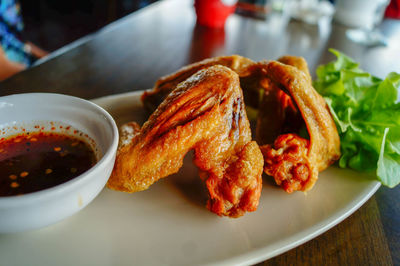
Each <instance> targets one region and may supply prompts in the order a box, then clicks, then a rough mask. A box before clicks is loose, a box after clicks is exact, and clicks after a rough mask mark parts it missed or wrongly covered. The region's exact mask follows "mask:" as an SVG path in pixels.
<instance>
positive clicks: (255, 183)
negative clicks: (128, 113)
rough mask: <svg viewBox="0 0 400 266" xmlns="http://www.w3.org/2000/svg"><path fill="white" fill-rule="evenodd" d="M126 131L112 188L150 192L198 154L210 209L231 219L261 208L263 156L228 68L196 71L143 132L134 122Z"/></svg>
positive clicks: (152, 116)
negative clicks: (188, 156) (189, 155)
mask: <svg viewBox="0 0 400 266" xmlns="http://www.w3.org/2000/svg"><path fill="white" fill-rule="evenodd" d="M124 132H125V133H124V134H123V136H124V139H125V140H126V141H122V142H121V146H120V148H119V150H118V154H117V159H116V162H115V166H114V170H113V173H112V175H111V177H110V179H109V181H108V184H107V185H108V187H109V188H111V189H115V190H120V191H126V192H135V191H140V190H144V189H147V188H148V187H149V186H150V185H151V184H153V183H154V182H156V181H157V180H159V179H160V178H163V177H166V176H168V175H171V174H173V173H176V172H177V171H178V170H179V168H181V166H182V163H183V158H184V156H185V154H186V153H187V152H189V151H190V150H194V159H193V161H194V163H195V164H196V165H197V167H198V168H199V170H200V177H201V178H202V179H203V180H204V181H205V183H206V186H207V189H208V191H209V196H210V199H209V201H208V203H207V207H208V209H210V210H211V211H212V212H214V213H216V214H218V215H225V216H230V217H238V216H241V215H243V214H244V213H245V212H246V211H255V210H256V209H257V206H258V201H259V198H260V195H261V188H262V178H261V176H262V171H263V164H264V163H263V156H262V154H261V151H260V149H259V147H258V145H257V143H256V142H254V141H251V131H250V126H249V121H248V119H247V116H246V112H245V107H244V102H243V94H242V90H241V89H240V84H239V78H238V75H237V74H236V73H235V72H233V71H232V70H230V69H229V68H227V67H224V66H211V67H207V68H205V69H202V70H200V71H198V72H196V73H195V74H194V75H192V76H190V77H189V78H187V79H186V80H184V81H183V82H181V83H179V84H178V85H177V86H176V88H175V89H174V90H173V91H172V92H171V93H169V94H168V96H167V97H166V99H165V100H164V101H163V102H162V103H161V105H160V106H159V107H158V108H157V110H156V111H155V112H154V113H153V114H152V115H151V116H150V118H149V120H148V121H147V122H146V123H145V124H144V125H143V126H142V128H140V129H139V127H138V126H137V124H134V123H131V124H128V125H126V126H125V130H124ZM129 138H131V139H129Z"/></svg>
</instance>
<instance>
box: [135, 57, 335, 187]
mask: <svg viewBox="0 0 400 266" xmlns="http://www.w3.org/2000/svg"><path fill="white" fill-rule="evenodd" d="M278 61H279V62H277V61H261V62H254V61H252V60H250V59H246V58H244V57H241V56H237V55H233V56H226V57H216V58H211V59H207V60H203V61H201V62H198V63H195V64H192V65H189V66H186V67H184V68H182V69H180V70H178V71H177V72H175V73H173V74H171V75H168V76H165V77H163V78H161V79H160V80H159V81H158V82H157V83H156V85H155V87H154V88H153V90H151V91H150V92H145V93H144V94H143V96H142V101H143V103H144V104H145V106H147V107H151V106H152V105H153V106H154V105H157V103H159V102H160V101H161V100H162V99H163V98H165V97H166V96H167V95H168V94H169V93H170V92H171V88H173V86H174V84H176V82H177V81H180V80H182V79H184V78H186V77H187V75H188V74H191V73H193V71H196V70H198V69H203V68H207V67H209V66H211V65H217V64H222V65H224V66H227V67H229V68H231V69H232V70H233V71H235V72H236V73H237V74H238V75H239V78H240V84H241V87H242V89H243V94H244V97H245V101H246V105H248V106H251V107H253V108H257V109H258V117H257V127H256V140H257V143H258V144H259V145H264V146H261V150H262V153H263V156H264V159H265V165H264V171H265V172H266V173H267V174H268V175H270V176H273V177H274V179H275V181H276V183H277V184H278V185H281V186H282V187H283V188H284V189H285V191H287V192H289V193H290V192H293V191H295V190H301V191H307V190H309V189H311V188H312V187H313V185H314V184H315V182H316V180H317V179H318V172H320V171H322V170H324V169H326V168H327V167H328V166H329V165H330V164H332V163H333V162H334V161H335V160H337V159H338V158H339V157H340V141H339V136H338V133H337V129H336V126H335V123H334V121H333V119H332V117H331V115H330V112H329V110H328V108H327V105H326V103H325V101H324V99H323V98H322V97H321V96H320V95H319V94H318V93H317V92H316V91H315V89H314V88H313V87H312V80H311V76H310V73H309V70H308V66H307V62H306V61H305V60H304V59H303V58H302V57H295V56H283V57H281V58H279V59H278ZM260 91H262V92H263V93H261V94H260ZM302 126H305V127H306V128H307V131H308V134H309V139H304V138H302V137H300V136H299V135H297V134H296V133H298V131H299V129H300V128H301V127H302Z"/></svg>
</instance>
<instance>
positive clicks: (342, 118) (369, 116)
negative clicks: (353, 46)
mask: <svg viewBox="0 0 400 266" xmlns="http://www.w3.org/2000/svg"><path fill="white" fill-rule="evenodd" d="M330 51H331V52H332V53H333V54H335V55H336V57H337V59H336V61H333V62H330V63H328V64H326V65H321V66H319V67H318V69H317V79H316V80H315V82H314V87H315V88H316V90H317V91H318V92H319V93H320V94H321V95H322V96H323V97H324V98H325V100H326V102H327V104H328V106H329V108H330V110H331V113H332V116H333V118H334V120H335V122H336V125H337V127H338V131H339V135H340V141H341V151H342V157H341V158H340V160H339V166H340V167H343V168H344V167H350V168H353V169H356V170H360V171H368V170H374V171H376V175H377V179H378V180H379V181H380V182H381V183H382V184H384V185H386V186H389V187H394V186H396V185H397V184H399V183H400V103H399V96H400V94H399V89H400V74H398V73H394V72H392V73H390V74H389V75H388V76H387V77H386V78H385V79H384V80H381V79H380V78H377V77H374V76H372V75H371V74H369V73H367V72H365V71H363V70H361V69H360V68H359V65H358V63H356V62H354V61H353V60H352V59H351V58H350V57H348V56H346V55H344V54H343V53H341V52H339V51H337V50H333V49H331V50H330Z"/></svg>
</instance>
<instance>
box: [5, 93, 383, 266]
mask: <svg viewBox="0 0 400 266" xmlns="http://www.w3.org/2000/svg"><path fill="white" fill-rule="evenodd" d="M140 94H141V92H134V93H128V94H121V95H115V96H109V97H105V98H100V99H96V100H94V102H95V103H97V104H99V105H100V106H102V107H104V108H105V109H106V110H107V111H109V112H110V113H111V115H112V116H113V117H114V119H115V120H116V121H117V123H123V122H127V121H131V120H136V121H138V122H143V120H144V119H145V117H146V112H145V111H144V110H143V108H142V105H141V103H140V99H139V98H140ZM362 175H363V174H360V173H357V172H353V171H349V170H343V169H338V168H335V167H330V168H329V169H328V170H326V171H324V172H323V173H321V174H320V179H319V181H318V182H317V184H316V185H315V187H314V188H313V189H312V190H311V191H310V192H309V193H308V194H304V193H293V194H287V193H285V192H284V191H283V190H281V189H279V188H277V187H276V186H274V185H273V184H272V183H271V182H268V181H265V182H264V185H263V191H262V196H261V199H260V205H259V208H258V210H257V211H256V212H253V213H247V214H245V215H244V216H243V217H241V218H239V219H230V218H221V217H218V216H217V215H215V214H213V213H211V212H209V211H208V210H207V209H206V208H205V206H204V205H205V202H206V199H207V196H206V194H205V192H204V190H203V186H202V183H201V182H200V180H199V178H198V177H197V169H196V168H195V167H194V166H193V165H192V164H191V158H190V156H187V158H186V160H185V164H184V167H183V168H182V169H181V171H180V172H179V173H178V174H176V175H174V176H171V177H168V178H165V179H163V180H161V181H159V182H157V183H156V184H154V185H153V186H151V188H150V189H149V190H146V191H143V192H138V193H135V194H127V193H122V192H116V191H111V190H109V189H104V190H103V191H102V192H101V194H100V195H99V196H98V197H97V198H96V199H95V200H94V201H93V202H92V203H91V204H90V205H89V206H88V207H87V208H86V209H84V210H83V211H81V212H80V213H79V214H77V215H74V216H73V217H71V218H68V219H66V220H64V221H62V222H60V223H58V224H56V225H53V226H50V227H47V228H44V229H41V230H37V231H32V232H28V233H19V234H11V235H0V258H1V263H2V264H4V265H41V266H43V265H199V264H213V265H215V264H220V265H232V264H235V265H243V264H254V263H257V262H260V261H262V260H265V259H267V258H270V257H273V256H276V255H278V254H280V253H283V252H285V251H287V250H289V249H291V248H293V247H296V246H298V245H300V244H302V243H304V242H306V241H307V240H310V239H312V238H314V237H316V236H317V235H319V234H321V233H323V232H325V231H326V230H328V229H329V228H331V227H332V226H334V225H336V224H338V223H339V222H341V221H342V220H343V219H345V218H346V217H347V216H349V215H350V214H351V213H353V212H354V211H355V210H357V209H358V208H359V207H360V206H361V205H362V204H363V203H364V202H365V201H366V200H367V199H369V198H370V197H371V196H372V195H373V194H374V192H375V191H376V190H377V189H378V187H379V183H377V182H375V181H369V180H368V179H365V178H364V177H363V176H362Z"/></svg>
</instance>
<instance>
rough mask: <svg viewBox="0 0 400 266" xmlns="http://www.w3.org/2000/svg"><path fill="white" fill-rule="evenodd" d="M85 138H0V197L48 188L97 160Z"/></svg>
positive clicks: (42, 135) (31, 135)
mask: <svg viewBox="0 0 400 266" xmlns="http://www.w3.org/2000/svg"><path fill="white" fill-rule="evenodd" d="M96 161H97V159H96V155H95V152H94V151H93V149H92V148H91V147H90V145H89V144H87V143H86V142H85V141H83V140H81V139H78V138H75V137H72V136H68V135H63V134H58V133H48V132H37V133H25V134H21V135H17V136H13V137H11V138H7V139H4V140H1V141H0V196H13V195H21V194H26V193H30V192H35V191H39V190H43V189H46V188H50V187H53V186H56V185H59V184H61V183H64V182H66V181H68V180H71V179H73V178H74V177H77V176H78V175H80V174H82V173H83V172H85V171H86V170H88V169H89V168H91V167H92V166H93V165H94V164H95V163H96Z"/></svg>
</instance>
